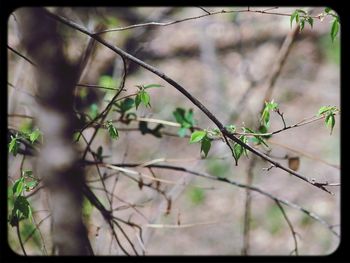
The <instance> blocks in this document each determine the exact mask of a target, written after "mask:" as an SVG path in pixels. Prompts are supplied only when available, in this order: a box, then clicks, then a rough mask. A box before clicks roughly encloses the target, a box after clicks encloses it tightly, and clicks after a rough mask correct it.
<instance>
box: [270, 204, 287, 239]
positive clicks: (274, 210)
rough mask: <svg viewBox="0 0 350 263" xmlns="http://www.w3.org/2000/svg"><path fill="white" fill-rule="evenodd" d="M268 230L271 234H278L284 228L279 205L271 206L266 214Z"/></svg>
mask: <svg viewBox="0 0 350 263" xmlns="http://www.w3.org/2000/svg"><path fill="white" fill-rule="evenodd" d="M266 215H267V218H266V219H267V223H268V229H269V230H270V233H271V234H273V235H274V234H277V233H278V232H279V231H280V230H281V229H282V228H283V224H284V223H283V215H282V212H281V210H280V209H279V207H278V206H277V205H271V206H270V207H269V209H268V211H267V213H266Z"/></svg>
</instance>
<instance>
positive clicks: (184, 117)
mask: <svg viewBox="0 0 350 263" xmlns="http://www.w3.org/2000/svg"><path fill="white" fill-rule="evenodd" d="M173 116H174V117H175V119H176V122H177V123H179V124H180V125H181V127H180V129H179V130H178V132H177V133H178V135H179V136H180V137H181V138H183V137H185V135H186V131H187V129H190V131H191V132H192V129H193V126H194V125H195V121H194V119H193V110H192V109H189V110H188V111H186V110H185V109H183V108H176V110H175V111H174V112H173Z"/></svg>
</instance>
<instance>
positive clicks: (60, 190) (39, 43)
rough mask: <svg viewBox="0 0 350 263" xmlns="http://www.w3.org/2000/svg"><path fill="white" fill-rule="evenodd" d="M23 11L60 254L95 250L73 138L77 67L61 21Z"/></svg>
mask: <svg viewBox="0 0 350 263" xmlns="http://www.w3.org/2000/svg"><path fill="white" fill-rule="evenodd" d="M17 14H18V18H19V20H20V24H21V28H22V44H23V46H24V48H25V49H26V50H27V53H28V54H29V55H30V57H31V58H32V60H33V61H34V63H35V64H36V65H37V66H38V67H37V72H36V78H37V83H38V93H39V94H41V96H40V99H39V100H38V104H39V105H38V107H39V111H38V112H39V116H38V120H39V126H40V129H41V131H42V132H43V133H44V134H45V144H44V145H43V147H42V148H41V155H40V158H39V161H38V173H39V174H40V176H42V178H43V182H44V184H45V185H46V186H47V188H48V189H49V192H50V196H51V199H50V205H51V209H52V219H53V244H54V247H55V248H56V251H57V254H58V255H91V254H93V251H92V248H91V245H90V242H89V239H88V236H87V231H86V228H85V226H84V224H83V221H82V214H81V208H82V197H83V196H82V186H83V180H84V174H83V170H82V169H81V168H80V167H79V166H78V165H77V151H76V149H75V148H74V145H72V143H71V139H72V135H73V132H74V130H75V124H76V123H77V121H76V120H75V116H74V111H73V89H74V86H75V82H76V80H77V78H78V74H77V73H78V71H77V66H76V65H74V64H72V63H71V62H69V61H68V59H67V58H66V57H65V55H64V51H63V40H62V38H61V36H60V34H59V32H58V30H57V23H56V21H54V20H52V19H48V17H47V16H46V15H45V11H44V10H43V9H41V8H21V9H19V10H18V11H17Z"/></svg>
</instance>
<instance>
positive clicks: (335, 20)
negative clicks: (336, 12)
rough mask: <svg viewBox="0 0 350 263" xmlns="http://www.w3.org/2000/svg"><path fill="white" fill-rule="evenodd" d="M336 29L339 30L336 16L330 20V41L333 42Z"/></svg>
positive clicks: (336, 32)
mask: <svg viewBox="0 0 350 263" xmlns="http://www.w3.org/2000/svg"><path fill="white" fill-rule="evenodd" d="M338 31H339V21H338V19H337V18H335V19H334V20H333V22H332V29H331V38H332V42H334V39H335V37H336V36H337V34H338Z"/></svg>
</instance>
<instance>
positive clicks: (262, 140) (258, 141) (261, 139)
mask: <svg viewBox="0 0 350 263" xmlns="http://www.w3.org/2000/svg"><path fill="white" fill-rule="evenodd" d="M243 129H244V130H245V132H250V133H257V132H255V131H253V130H252V129H249V128H246V127H244V128H243ZM254 138H255V139H256V143H257V144H260V143H262V144H263V145H265V146H266V147H267V148H269V146H268V145H267V144H266V142H265V141H264V139H263V138H262V137H261V136H258V135H254Z"/></svg>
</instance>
